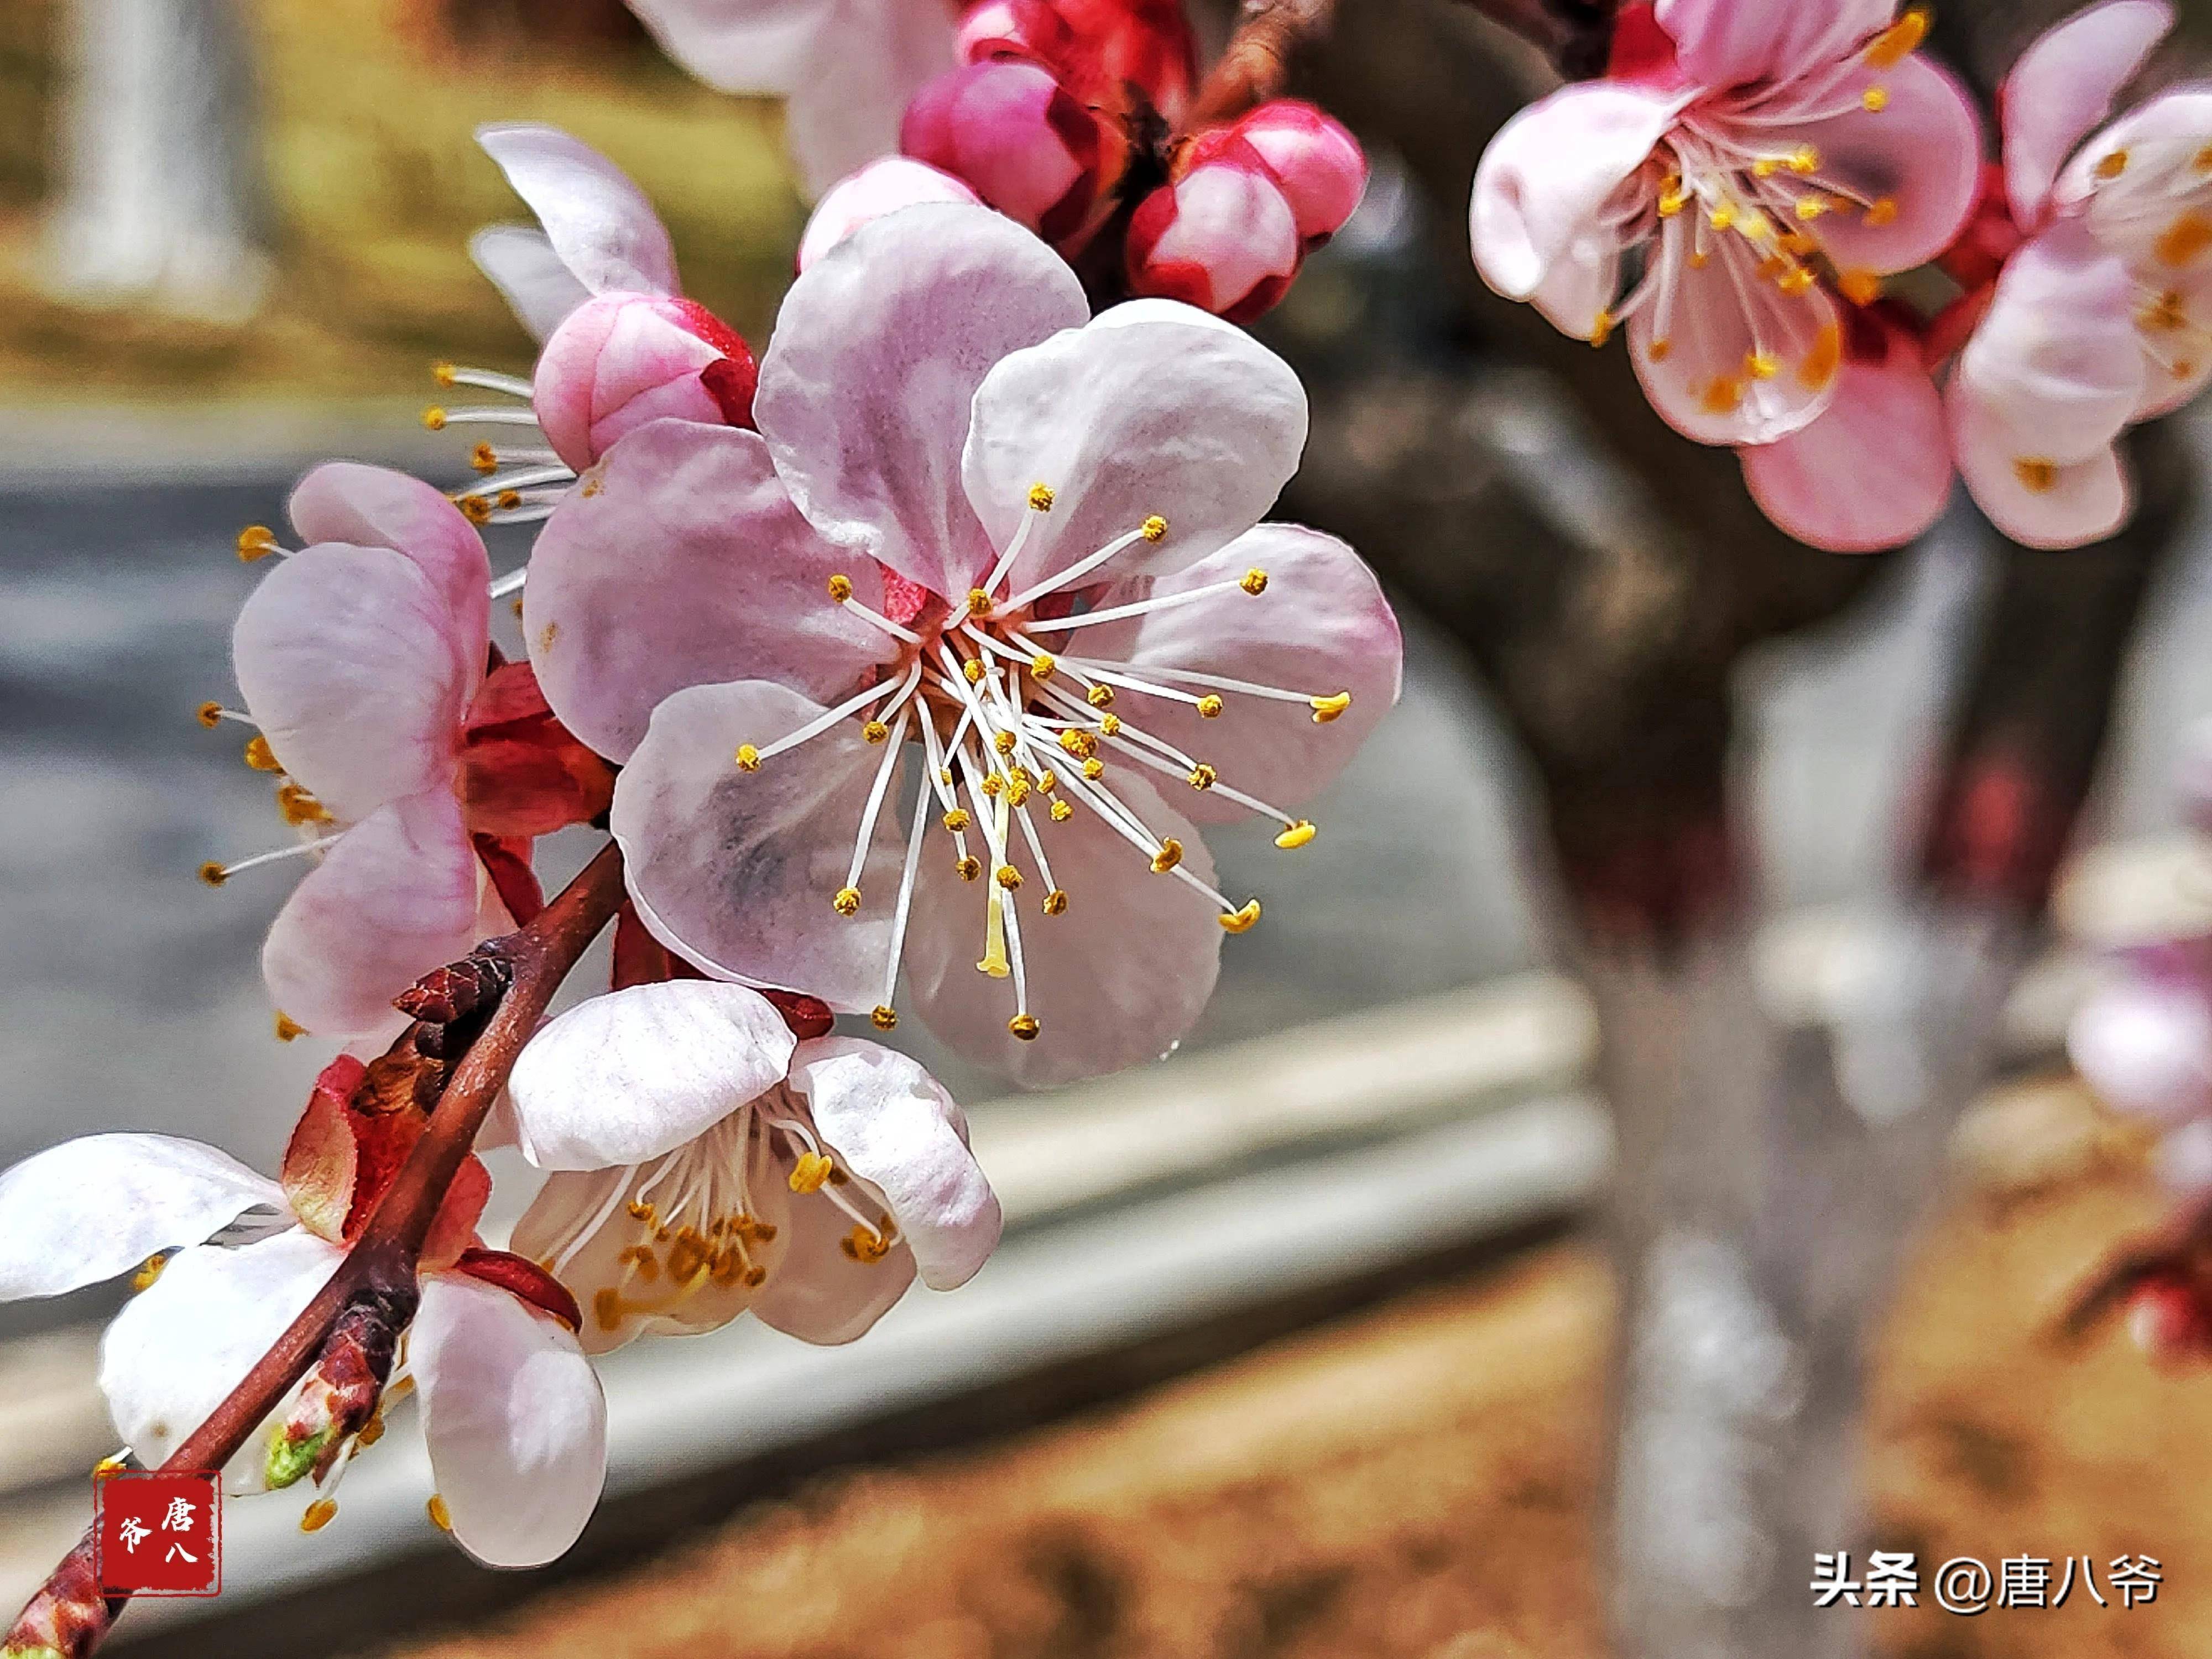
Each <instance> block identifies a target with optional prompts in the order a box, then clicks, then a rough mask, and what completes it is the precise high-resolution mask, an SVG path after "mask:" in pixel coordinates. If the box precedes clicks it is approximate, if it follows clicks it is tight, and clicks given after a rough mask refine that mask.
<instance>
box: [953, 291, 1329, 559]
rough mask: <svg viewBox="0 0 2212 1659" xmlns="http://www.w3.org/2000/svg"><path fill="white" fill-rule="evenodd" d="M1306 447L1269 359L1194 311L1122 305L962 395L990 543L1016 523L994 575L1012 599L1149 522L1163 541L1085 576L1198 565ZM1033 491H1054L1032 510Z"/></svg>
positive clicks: (975, 499) (1289, 387) (1301, 395)
mask: <svg viewBox="0 0 2212 1659" xmlns="http://www.w3.org/2000/svg"><path fill="white" fill-rule="evenodd" d="M1305 440H1306V395H1305V389H1304V387H1303V386H1300V385H1299V384H1298V377H1297V374H1294V373H1292V372H1291V368H1290V366H1289V365H1288V364H1287V363H1285V362H1283V360H1282V359H1281V358H1279V357H1278V356H1275V354H1274V353H1273V352H1272V351H1270V350H1268V349H1267V347H1265V346H1263V345H1261V343H1259V342H1258V341H1256V340H1255V339H1253V338H1252V337H1251V336H1250V335H1249V334H1247V333H1245V332H1244V331H1243V330H1242V329H1240V328H1237V327H1234V326H1233V325H1230V324H1228V323H1225V322H1223V321H1221V320H1220V319H1218V318H1214V317H1209V316H1207V315H1206V313H1204V312H1202V311H1198V310H1194V308H1192V307H1189V306H1186V305H1180V304H1177V303H1176V301H1172V300H1136V301H1130V302H1128V303H1127V304H1125V305H1119V306H1115V307H1113V309H1111V310H1109V311H1108V312H1106V313H1103V315H1101V316H1100V317H1098V318H1097V319H1096V320H1095V321H1093V322H1091V324H1090V325H1088V326H1086V327H1084V328H1080V329H1071V330H1068V331H1066V332H1064V333H1060V334H1057V335H1054V337H1052V338H1050V339H1048V340H1046V341H1044V342H1043V343H1041V344H1038V345H1034V346H1030V347H1028V348H1027V349H1024V350H1020V351H1016V352H1013V353H1012V354H1010V355H1009V356H1006V357H1005V358H1002V359H1001V360H1000V362H999V363H998V365H997V367H995V368H993V369H992V371H991V372H990V374H987V375H986V376H985V377H984V380H983V383H982V385H981V386H980V387H978V388H977V390H976V392H975V420H974V425H973V426H972V427H971V428H970V429H969V434H968V447H967V452H966V453H965V454H964V455H963V457H962V461H961V470H962V477H963V481H964V483H966V486H967V492H968V500H969V502H970V503H971V504H972V505H973V506H974V507H975V515H976V517H978V518H979V519H981V520H982V522H983V527H984V529H985V531H986V532H988V534H989V536H990V538H991V542H992V544H993V545H994V546H996V547H998V548H1000V549H1005V548H1006V547H1009V546H1010V545H1012V542H1013V539H1014V538H1015V536H1016V535H1017V534H1018V533H1019V532H1020V531H1021V530H1022V528H1023V526H1024V524H1025V523H1026V525H1027V527H1028V538H1027V539H1026V540H1025V541H1024V543H1023V551H1022V554H1021V556H1020V557H1019V558H1018V559H1017V560H1016V561H1015V562H1014V566H1013V568H1012V571H1011V572H1010V573H1009V575H1008V580H1009V581H1010V582H1011V584H1012V589H1013V590H1014V591H1019V590H1021V589H1024V588H1026V587H1029V586H1031V585H1032V584H1034V583H1036V582H1039V581H1042V580H1045V579H1047V578H1048V577H1049V576H1053V575H1056V574H1059V573H1060V571H1062V570H1065V569H1066V568H1068V567H1069V566H1070V565H1072V564H1073V563H1075V562H1077V561H1079V560H1080V559H1083V558H1085V557H1087V556H1089V555H1090V554H1091V553H1093V552H1095V551H1097V550H1098V549H1100V548H1103V546H1105V545H1106V544H1107V543H1109V542H1111V541H1115V540H1116V539H1119V538H1123V537H1127V536H1129V535H1131V534H1132V533H1133V532H1135V531H1137V530H1138V529H1139V527H1140V526H1142V525H1143V524H1144V523H1145V521H1146V520H1147V519H1148V518H1150V517H1152V515H1154V514H1159V515H1161V516H1164V518H1165V519H1166V520H1167V532H1166V534H1165V535H1164V537H1163V538H1161V539H1160V540H1159V541H1158V543H1157V544H1155V543H1152V542H1149V541H1142V540H1140V541H1137V542H1135V543H1133V544H1132V545H1131V546H1130V547H1129V548H1127V550H1124V551H1123V552H1122V553H1121V554H1119V555H1118V556H1115V558H1114V559H1113V560H1112V561H1111V562H1109V563H1107V564H1106V565H1103V566H1102V567H1100V568H1098V570H1097V573H1096V574H1094V575H1093V576H1091V578H1089V580H1093V581H1103V580H1109V579H1112V578H1115V577H1120V576H1127V575H1133V574H1139V573H1143V572H1147V571H1149V572H1166V571H1172V570H1176V569H1178V568H1182V567H1183V566H1186V565H1188V564H1190V563H1191V562H1194V561H1195V560H1198V559H1202V558H1204V557H1205V556H1206V555H1208V554H1210V553H1212V552H1214V551H1216V550H1218V549H1219V548H1220V547H1221V546H1222V545H1223V544H1225V543H1227V542H1228V541H1230V540H1231V538H1235V537H1237V536H1239V535H1242V534H1243V532H1245V531H1247V530H1249V529H1250V528H1251V527H1252V526H1253V525H1254V524H1255V523H1257V522H1258V520H1259V518H1260V515H1261V513H1265V512H1266V511H1267V508H1268V507H1270V506H1271V505H1273V502H1274V500H1275V497H1276V496H1277V495H1279V494H1281V493H1282V488H1283V485H1284V484H1285V483H1287V482H1289V480H1290V477H1291V474H1292V473H1293V472H1295V471H1297V465H1298V455H1299V453H1300V452H1301V451H1302V450H1303V449H1304V447H1305ZM1039 483H1042V484H1044V485H1046V486H1048V488H1049V489H1051V490H1052V492H1053V501H1052V507H1051V510H1050V511H1049V512H1047V513H1037V512H1036V511H1034V510H1033V509H1032V508H1031V507H1030V490H1031V489H1033V488H1034V487H1035V486H1036V485H1037V484H1039ZM1239 574H1242V573H1241V572H1240V573H1239Z"/></svg>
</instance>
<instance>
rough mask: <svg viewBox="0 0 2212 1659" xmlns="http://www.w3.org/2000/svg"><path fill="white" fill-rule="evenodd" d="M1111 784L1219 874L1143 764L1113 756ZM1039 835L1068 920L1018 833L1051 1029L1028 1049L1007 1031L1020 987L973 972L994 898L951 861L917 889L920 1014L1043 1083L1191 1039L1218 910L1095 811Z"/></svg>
mask: <svg viewBox="0 0 2212 1659" xmlns="http://www.w3.org/2000/svg"><path fill="white" fill-rule="evenodd" d="M1104 782H1105V783H1106V784H1107V785H1109V787H1111V788H1112V789H1113V791H1114V793H1115V795H1117V796H1118V797H1119V798H1120V799H1121V800H1122V801H1123V802H1124V803H1125V804H1126V805H1128V806H1129V807H1130V808H1131V809H1132V810H1133V811H1134V812H1135V813H1136V814H1137V816H1138V817H1139V819H1140V820H1142V821H1143V822H1144V823H1146V824H1147V825H1149V826H1150V827H1151V828H1152V830H1153V831H1154V833H1155V834H1157V835H1159V836H1165V837H1170V838H1172V839H1174V840H1175V841H1176V842H1180V843H1181V844H1182V849H1183V854H1182V862H1183V866H1184V867H1185V868H1186V869H1188V870H1189V871H1190V872H1192V873H1194V875H1196V876H1197V877H1198V878H1200V880H1202V881H1206V882H1209V883H1211V882H1212V880H1213V860H1212V858H1211V857H1210V856H1209V855H1208V854H1207V853H1206V848H1205V846H1204V844H1203V843H1202V842H1200V840H1199V838H1198V832H1197V831H1196V830H1195V829H1192V828H1191V826H1190V824H1189V823H1188V820H1186V819H1185V818H1183V817H1182V815H1181V814H1180V813H1178V812H1176V811H1172V810H1171V809H1170V808H1169V807H1168V806H1166V805H1164V804H1163V803H1162V802H1161V799H1160V797H1159V795H1158V793H1157V792H1155V791H1154V790H1153V788H1152V786H1151V785H1150V784H1148V783H1147V782H1146V781H1145V780H1144V778H1143V777H1142V776H1140V775H1139V774H1138V772H1137V769H1135V767H1134V766H1133V765H1121V764H1117V763H1112V762H1109V766H1108V770H1107V772H1106V775H1105V778H1104ZM1039 834H1040V836H1043V837H1045V838H1046V839H1045V856H1046V857H1047V858H1048V859H1049V860H1051V861H1052V872H1053V876H1054V879H1055V880H1057V881H1058V882H1059V884H1060V887H1061V888H1062V889H1063V890H1065V891H1066V893H1067V895H1068V900H1069V903H1068V908H1067V910H1066V914H1064V915H1057V916H1048V915H1042V913H1041V911H1040V908H1039V903H1040V901H1041V899H1042V896H1043V894H1044V892H1045V890H1046V888H1045V884H1044V883H1043V881H1042V879H1041V878H1039V876H1038V873H1037V871H1036V867H1035V865H1034V862H1033V860H1031V859H1030V854H1029V849H1028V848H1027V847H1026V846H1024V843H1023V842H1022V839H1021V836H1020V835H1019V833H1018V832H1017V833H1016V835H1015V836H1014V837H1013V846H1012V849H1011V851H1012V861H1013V864H1014V866H1015V867H1016V868H1017V869H1018V870H1019V871H1021V872H1023V878H1024V879H1023V884H1022V886H1021V888H1020V890H1018V893H1017V895H1016V902H1017V903H1018V905H1019V909H1018V913H1017V916H1018V923H1019V926H1020V927H1021V934H1022V947H1023V951H1024V957H1025V963H1024V966H1025V969H1026V971H1027V975H1028V981H1029V1005H1030V1012H1032V1013H1033V1014H1035V1015H1036V1018H1037V1021H1038V1023H1039V1026H1040V1028H1041V1029H1040V1032H1039V1035H1038V1036H1036V1038H1034V1039H1033V1040H1031V1041H1029V1042H1023V1041H1021V1040H1020V1039H1018V1038H1016V1037H1014V1036H1012V1035H1011V1034H1009V1032H1008V1031H1007V1030H1006V1022H1007V1021H1008V1020H1009V1019H1010V1018H1012V1016H1013V1013H1014V987H1013V981H1012V980H1011V979H1003V980H997V979H990V978H987V977H985V976H984V975H981V974H979V973H978V972H977V971H976V969H975V963H976V961H977V959H978V958H979V957H981V956H982V955H983V951H984V927H985V902H986V892H987V890H986V888H985V885H984V884H982V883H981V882H973V883H971V882H963V881H962V880H961V879H960V878H958V876H957V875H956V874H955V873H954V872H953V870H952V867H951V863H952V861H951V860H950V859H949V858H945V857H943V856H941V855H940V856H938V857H934V858H930V859H928V860H927V861H926V862H925V863H924V864H923V865H922V867H921V875H920V879H919V880H918V881H917V882H916V884H915V905H914V923H913V928H912V931H911V933H909V934H908V942H907V951H906V963H907V969H908V995H909V996H910V997H911V998H912V1000H913V1002H914V1005H915V1012H916V1013H918V1014H919V1015H920V1016H921V1019H922V1023H923V1024H926V1025H927V1026H928V1027H929V1029H930V1030H932V1031H933V1032H934V1033H936V1035H937V1036H939V1037H941V1038H942V1039H944V1041H945V1042H947V1043H949V1044H951V1046H952V1047H953V1048H956V1049H957V1050H958V1051H959V1052H960V1053H961V1054H965V1055H967V1056H969V1058H970V1059H973V1060H979V1061H981V1062H983V1063H984V1064H987V1065H990V1066H995V1067H997V1068H998V1069H999V1070H1000V1071H1003V1072H1005V1073H1006V1074H1007V1075H1009V1076H1011V1077H1012V1078H1013V1079H1015V1080H1016V1081H1017V1082H1019V1083H1022V1084H1024V1085H1027V1086H1030V1087H1032V1088H1036V1087H1042V1086H1044V1085H1048V1084H1054V1083H1066V1082H1070V1081H1072V1080H1073V1079H1077V1078H1082V1077H1092V1076H1096V1075H1097V1074H1099V1073H1104V1072H1113V1071H1119V1070H1120V1069H1121V1067H1123V1066H1133V1065H1134V1064H1136V1063H1137V1062H1138V1061H1139V1060H1155V1059H1158V1057H1159V1056H1161V1055H1162V1054H1165V1053H1167V1052H1168V1051H1169V1050H1170V1049H1171V1048H1174V1047H1175V1045H1176V1043H1177V1042H1181V1041H1182V1038H1183V1037H1184V1036H1188V1033H1189V1031H1190V1028H1191V1027H1192V1026H1193V1025H1194V1024H1197V1022H1198V1017H1199V1015H1200V1012H1203V1011H1204V1009H1205V1007H1206V1000H1207V998H1208V997H1210V996H1211V995H1212V991H1213V981H1214V976H1215V975H1216V974H1218V972H1219V970H1220V965H1221V940H1222V931H1221V925H1220V922H1219V921H1218V919H1217V913H1216V912H1215V910H1214V908H1213V907H1212V903H1211V902H1210V901H1208V900H1207V899H1206V898H1205V897H1204V896H1201V895H1200V894H1199V893H1196V892H1194V891H1193V890H1191V889H1190V888H1189V887H1188V886H1186V885H1185V884H1183V883H1182V882H1180V881H1178V880H1177V879H1176V878H1175V877H1174V876H1173V875H1156V874H1154V873H1153V872H1152V868H1151V866H1150V865H1149V864H1148V863H1147V861H1146V858H1145V855H1144V854H1141V853H1139V852H1138V851H1137V849H1136V848H1133V847H1132V846H1131V845H1130V844H1129V843H1128V842H1126V841H1124V840H1123V839H1121V837H1120V836H1117V835H1115V833H1114V832H1113V830H1112V829H1109V828H1108V827H1107V825H1106V824H1105V823H1103V821H1102V820H1101V819H1100V817H1098V815H1097V812H1096V811H1093V810H1091V808H1089V807H1087V806H1084V805H1078V806H1077V808H1076V811H1075V816H1074V817H1072V818H1071V819H1069V820H1068V821H1067V822H1066V823H1057V824H1055V823H1045V824H1043V825H1041V826H1040V828H1039Z"/></svg>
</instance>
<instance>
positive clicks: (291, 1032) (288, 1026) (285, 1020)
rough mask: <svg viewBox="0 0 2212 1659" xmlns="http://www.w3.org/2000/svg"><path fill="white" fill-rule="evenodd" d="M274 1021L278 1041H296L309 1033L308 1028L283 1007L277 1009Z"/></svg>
mask: <svg viewBox="0 0 2212 1659" xmlns="http://www.w3.org/2000/svg"><path fill="white" fill-rule="evenodd" d="M272 1023H273V1024H274V1027H275V1030H276V1041H277V1042H295V1041H297V1040H298V1039H299V1038H301V1037H303V1036H307V1027H306V1026H304V1025H302V1024H300V1022H299V1021H298V1020H296V1019H295V1018H292V1016H291V1015H289V1014H288V1013H286V1012H284V1011H283V1009H282V1008H279V1009H278V1010H277V1011H276V1018H275V1020H274V1021H273V1022H272Z"/></svg>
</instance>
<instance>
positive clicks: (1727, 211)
mask: <svg viewBox="0 0 2212 1659" xmlns="http://www.w3.org/2000/svg"><path fill="white" fill-rule="evenodd" d="M1705 222H1707V223H1708V224H1710V225H1711V226H1712V228H1714V229H1715V230H1726V229H1728V228H1729V227H1730V226H1732V225H1733V224H1735V208H1734V207H1733V206H1732V205H1731V204H1729V203H1727V202H1723V203H1720V204H1718V205H1717V206H1715V207H1713V208H1711V209H1710V210H1708V211H1707V212H1706V214H1705Z"/></svg>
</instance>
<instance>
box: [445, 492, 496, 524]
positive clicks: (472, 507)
mask: <svg viewBox="0 0 2212 1659" xmlns="http://www.w3.org/2000/svg"><path fill="white" fill-rule="evenodd" d="M453 505H454V506H455V507H459V508H460V509H461V516H462V517H463V518H465V519H466V520H468V521H469V522H470V523H471V524H473V525H487V524H489V523H490V522H491V503H490V502H489V501H486V500H485V499H484V498H483V496H481V495H459V496H456V497H454V500H453Z"/></svg>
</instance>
